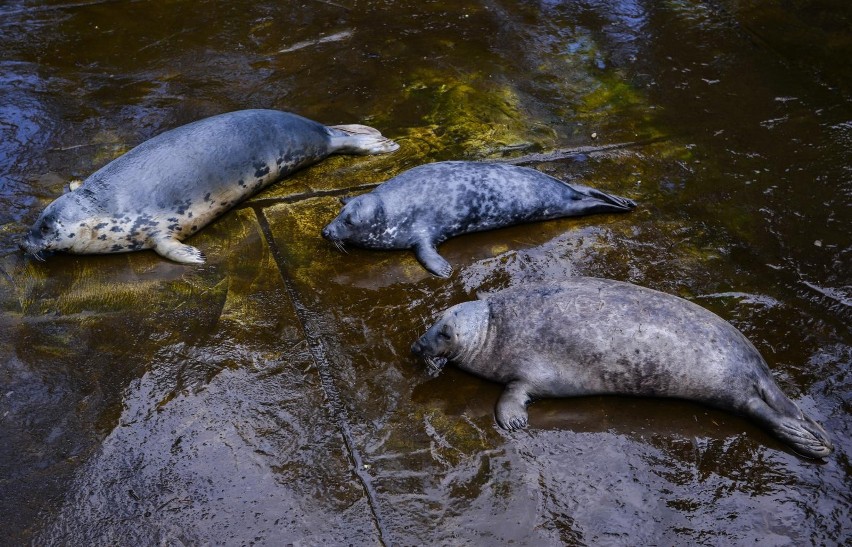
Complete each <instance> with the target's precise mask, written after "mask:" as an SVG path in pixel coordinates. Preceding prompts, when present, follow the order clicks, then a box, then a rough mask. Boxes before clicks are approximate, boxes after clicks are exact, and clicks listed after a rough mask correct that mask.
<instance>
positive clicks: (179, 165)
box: [21, 110, 398, 263]
mask: <svg viewBox="0 0 852 547" xmlns="http://www.w3.org/2000/svg"><path fill="white" fill-rule="evenodd" d="M397 148H398V145H397V144H396V143H394V142H393V141H390V140H388V139H386V138H384V137H382V135H381V133H379V132H378V131H376V130H375V129H373V128H370V127H366V126H362V125H344V126H334V127H326V126H324V125H322V124H320V123H317V122H314V121H311V120H308V119H306V118H302V117H301V116H297V115H295V114H290V113H287V112H280V111H277V110H240V111H237V112H230V113H227V114H221V115H218V116H213V117H211V118H205V119H203V120H199V121H197V122H194V123H190V124H187V125H184V126H181V127H178V128H175V129H172V130H170V131H166V132H165V133H162V134H160V135H158V136H156V137H154V138H152V139H150V140H148V141H145V142H143V143H142V144H140V145H139V146H137V147H136V148H134V149H132V150H130V151H129V152H127V153H126V154H124V155H123V156H121V157H119V158H117V159H115V160H114V161H112V162H110V163H109V164H107V165H106V166H104V167H103V168H101V169H100V170H98V171H96V172H95V173H94V174H92V175H91V176H90V177H89V178H87V179H86V180H85V181H83V183H82V184H81V185H80V186H79V187H78V188H76V189H74V190H73V191H71V192H69V193H67V194H64V195H62V196H60V197H59V198H57V199H56V200H55V201H54V202H53V203H51V204H50V205H48V206H47V208H45V210H44V211H43V212H42V214H41V215H40V216H39V218H38V220H36V222H35V224H34V225H33V227H32V229H31V230H30V232H29V233H28V234H27V236H26V238H25V239H24V241H22V243H21V248H22V249H24V250H25V251H26V252H28V253H30V254H31V255H33V256H35V257H36V258H39V259H40V258H42V254H43V253H44V252H46V251H47V252H49V251H63V252H69V253H78V254H89V253H120V252H127V251H136V250H139V249H154V250H155V251H156V252H158V253H159V254H161V255H162V256H164V257H166V258H169V259H171V260H175V261H177V262H183V263H201V262H204V256H203V255H202V253H201V252H200V251H199V250H198V249H196V248H194V247H191V246H189V245H184V244H182V243H181V241H182V240H183V239H185V238H187V237H189V236H190V235H192V234H194V233H195V232H197V231H198V230H200V229H201V228H203V227H204V226H205V225H206V224H208V223H209V222H210V221H212V220H213V219H215V218H216V217H218V216H219V215H221V214H222V213H224V212H225V211H227V210H228V209H230V208H231V207H233V206H234V205H235V204H237V203H239V202H240V201H242V200H244V199H245V198H247V197H249V196H251V195H252V194H254V193H255V192H257V191H259V190H260V189H262V188H264V187H265V186H267V185H269V184H271V183H273V182H275V181H278V180H280V179H282V178H284V177H285V176H287V175H289V174H290V173H292V172H293V171H296V170H297V169H299V168H301V167H304V166H307V165H310V164H312V163H315V162H317V161H320V160H322V159H323V158H325V157H327V156H329V155H330V154H336V153H341V154H382V153H386V152H393V151H394V150H396V149H397Z"/></svg>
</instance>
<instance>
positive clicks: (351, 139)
mask: <svg viewBox="0 0 852 547" xmlns="http://www.w3.org/2000/svg"><path fill="white" fill-rule="evenodd" d="M328 129H329V132H330V133H331V150H332V152H336V153H341V154H363V155H367V154H387V153H390V152H393V151H395V150H397V149H398V148H399V145H398V144H397V143H395V142H393V141H392V140H390V139H388V138H387V137H384V136H382V134H381V133H380V132H379V131H378V130H377V129H374V128H372V127H368V126H366V125H358V124H350V125H332V126H331V127H329V128H328Z"/></svg>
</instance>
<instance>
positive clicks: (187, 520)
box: [0, 0, 852, 545]
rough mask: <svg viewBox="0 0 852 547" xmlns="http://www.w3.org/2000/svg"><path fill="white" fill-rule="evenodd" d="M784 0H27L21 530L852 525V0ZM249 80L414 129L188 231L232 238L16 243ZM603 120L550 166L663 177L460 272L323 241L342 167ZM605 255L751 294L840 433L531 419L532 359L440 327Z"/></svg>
mask: <svg viewBox="0 0 852 547" xmlns="http://www.w3.org/2000/svg"><path fill="white" fill-rule="evenodd" d="M762 4H766V3H763V2H753V1H752V2H731V1H728V0H718V1H711V2H691V1H671V2H652V1H647V2H616V1H613V2H565V3H560V2H549V1H540V2H512V1H509V0H505V1H490V2H489V1H485V2H477V3H469V2H423V1H416V2H414V1H411V2H352V1H349V0H339V1H335V2H325V1H307V2H298V3H280V2H276V3H273V2H260V3H249V2H245V3H243V2H185V1H176V2H153V1H136V2H134V1H115V2H110V1H97V0H95V1H81V2H67V3H59V2H22V1H12V2H6V3H5V4H3V6H2V7H0V52H2V53H0V133H2V138H0V306H1V307H0V325H2V329H0V383H2V392H0V438H2V442H0V531H2V532H3V535H2V538H3V539H2V540H0V543H4V544H10V545H13V544H21V543H27V542H33V543H35V544H39V545H42V544H55V545H132V544H138V545H151V544H163V545H181V544H184V545H194V544H210V543H224V544H229V545H240V544H259V545H281V544H287V543H297V544H305V545H312V544H320V543H327V544H332V543H333V544H356V545H362V544H368V545H369V544H381V543H384V544H401V545H414V544H500V543H508V542H510V541H514V542H516V543H518V544H536V545H550V544H560V543H562V544H564V543H568V544H575V543H576V544H624V545H637V544H708V545H729V544H761V545H803V544H817V545H831V544H843V543H848V542H849V541H850V538H852V522H850V516H849V515H850V509H852V508H850V506H852V500H850V484H851V483H852V481H851V480H850V477H852V465H850V454H852V442H850V433H852V417H850V410H852V376H850V364H852V331H850V323H852V153H850V149H852V100H850V96H852V95H850V94H852V31H850V29H851V28H852V11H850V8H849V5H850V4H849V3H848V2H842V1H836V0H826V1H824V2H800V3H795V4H794V3H784V4H783V5H782V6H780V7H762ZM249 107H263V108H279V109H285V110H290V111H293V112H296V113H299V114H302V115H305V116H308V117H310V118H313V119H316V120H318V121H321V122H323V123H328V124H336V123H366V124H369V125H373V126H375V127H377V128H379V129H380V130H381V131H382V132H383V133H384V134H386V135H388V136H390V137H392V138H394V139H396V140H397V141H398V142H399V143H400V144H401V146H402V148H401V150H400V151H399V152H397V153H396V154H394V155H392V156H384V157H368V158H353V157H339V158H332V159H329V160H327V161H325V162H324V163H322V164H320V165H318V166H316V167H313V168H310V169H308V170H306V171H303V172H301V173H299V174H296V175H294V176H293V177H291V178H290V179H288V180H286V181H284V182H282V183H280V184H278V185H276V186H274V187H272V188H270V189H269V190H267V191H266V192H264V193H262V194H261V195H259V196H258V197H257V198H255V199H254V200H252V201H251V202H249V203H248V204H246V205H245V206H243V207H240V208H238V209H237V210H234V211H231V212H229V213H228V214H226V215H225V216H223V217H222V218H221V219H220V220H219V221H217V222H216V223H214V224H213V225H211V226H210V227H208V228H207V229H206V230H204V231H203V232H202V233H201V234H199V235H198V236H196V237H194V238H193V239H192V240H191V241H190V242H191V243H192V244H193V245H197V246H198V247H200V248H201V249H202V250H203V251H204V252H205V254H206V255H207V257H208V263H207V264H206V265H205V266H203V267H187V266H180V265H177V264H173V263H170V262H167V261H165V260H162V259H160V258H159V257H158V256H156V255H154V254H153V253H150V252H144V253H135V254H129V255H113V256H88V257H78V256H55V257H52V258H51V259H50V260H49V261H47V262H45V263H39V262H34V261H32V260H29V259H25V258H24V257H22V256H21V254H20V253H19V252H18V251H17V247H16V243H17V238H18V237H19V236H20V235H21V233H22V232H23V231H24V230H25V228H26V227H27V226H28V225H29V224H30V223H31V222H32V221H33V220H34V219H35V218H36V217H37V215H38V213H39V212H40V210H41V208H42V207H44V206H45V205H46V204H47V203H48V202H49V201H50V200H52V199H53V198H55V197H56V196H58V195H59V194H60V193H61V192H62V191H63V186H64V185H65V184H66V182H67V181H68V180H70V179H74V178H84V177H85V176H87V175H88V174H90V173H91V172H92V171H94V170H95V169H96V168H98V167H99V166H101V165H103V164H105V163H106V162H107V161H109V160H110V159H112V158H114V157H116V156H117V155H119V154H121V153H122V152H124V151H126V150H128V149H129V148H131V147H132V146H134V145H135V144H138V143H139V142H141V141H143V140H145V139H147V138H150V137H151V136H153V135H156V134H157V133H159V132H161V131H164V130H166V129H168V128H171V127H174V126H177V125H180V124H182V123H186V122H189V121H191V120H195V119H197V118H200V117H204V116H208V115H213V114H217V113H220V112H224V111H229V110H234V109H240V108H249ZM593 135H594V136H593ZM609 145H619V146H615V147H610V146H609ZM573 149H582V150H583V151H584V152H583V153H579V154H578V153H566V152H562V153H556V154H553V155H551V156H550V157H551V158H553V157H562V158H563V159H558V160H552V161H533V160H528V161H526V162H525V164H528V165H531V166H533V167H535V168H538V169H541V170H543V171H545V172H547V173H550V174H553V175H555V176H559V177H563V178H565V177H575V180H578V181H580V182H583V183H585V184H588V185H592V186H596V187H598V188H601V189H604V190H607V191H610V192H613V193H616V194H619V195H624V196H627V197H630V198H633V199H635V200H636V201H637V202H639V203H640V207H639V208H638V209H637V210H636V211H635V212H633V213H631V214H629V215H618V216H599V217H588V218H582V219H570V220H560V221H553V222H548V223H543V224H535V225H528V226H521V227H515V228H510V229H505V230H501V231H497V232H492V233H486V234H477V235H471V236H465V237H460V238H457V239H455V240H452V241H450V242H448V243H447V244H445V245H444V246H443V247H442V252H443V253H444V255H445V256H446V257H447V258H448V259H449V261H450V262H451V263H452V264H454V265H455V266H456V273H455V274H454V275H453V277H452V278H451V279H450V280H449V281H445V280H440V279H436V278H433V277H430V276H429V275H427V274H426V273H425V272H424V271H423V270H422V269H421V268H420V267H419V265H418V264H417V263H416V261H415V260H414V258H413V255H412V254H411V253H407V252H393V253H391V252H387V253H380V252H369V251H360V250H351V251H350V253H349V254H347V255H343V254H340V253H339V252H338V251H336V250H335V249H334V248H333V247H332V246H331V245H330V244H328V243H327V242H325V241H323V240H322V239H321V238H320V237H319V230H320V228H321V227H322V226H323V225H324V224H325V223H326V222H328V221H329V220H330V219H331V218H333V216H334V215H335V214H336V212H337V210H338V207H339V205H338V203H337V200H336V197H335V195H333V194H335V192H330V193H326V192H325V191H333V190H338V189H347V188H352V187H356V186H360V185H364V184H371V183H376V182H379V181H381V180H384V179H386V178H388V177H389V176H390V175H392V174H395V173H397V172H399V171H401V170H403V169H406V168H409V167H412V166H414V165H417V164H420V163H423V162H427V161H434V160H439V159H459V158H469V159H486V158H492V159H494V158H505V157H509V158H511V157H518V156H529V155H530V154H535V153H545V154H548V153H553V152H554V151H559V150H563V151H564V150H573ZM342 193H346V192H342ZM577 274H581V275H593V276H602V277H610V278H615V279H620V280H627V281H633V282H636V283H640V284H643V285H647V286H650V287H653V288H656V289H660V290H663V291H666V292H670V293H673V294H677V295H680V296H683V297H686V298H689V299H690V300H693V301H694V302H697V303H699V304H701V305H703V306H705V307H707V308H709V309H711V310H713V311H715V312H717V313H718V314H720V315H721V316H723V317H724V318H726V319H728V320H729V321H731V322H732V323H733V324H735V325H736V326H737V327H738V328H740V329H741V330H742V331H743V332H744V333H745V334H746V335H747V336H748V337H749V338H750V339H751V340H752V341H753V342H754V343H755V345H756V346H757V347H758V349H760V350H761V352H762V353H763V354H764V356H765V357H766V359H767V361H768V362H769V364H770V366H771V368H772V369H773V373H774V375H775V377H776V379H777V381H778V383H779V384H780V385H781V387H782V388H783V389H784V391H785V392H787V393H788V394H789V395H790V396H791V397H792V398H793V399H794V400H795V401H796V402H797V403H798V404H799V405H800V406H801V407H802V408H803V409H804V410H805V411H806V412H807V413H808V414H809V415H810V416H812V417H813V418H815V419H816V420H818V421H820V422H821V423H822V424H823V425H824V426H825V428H826V430H828V432H829V433H830V435H831V437H832V439H833V440H834V442H835V453H834V454H833V455H832V456H831V457H830V458H828V459H827V461H826V462H825V463H821V464H820V463H813V462H810V461H806V460H803V459H800V458H798V457H797V456H795V455H794V454H793V453H791V452H790V451H789V450H788V449H786V448H785V447H784V446H783V445H781V444H780V443H779V442H778V441H776V440H775V439H774V438H772V437H770V436H769V435H768V434H766V433H764V432H763V431H761V430H759V429H758V428H757V427H756V426H754V425H752V424H751V423H749V422H747V421H745V420H743V419H741V418H738V417H736V416H733V415H730V414H727V413H724V412H721V411H716V410H711V409H708V408H705V407H702V406H699V405H696V404H691V403H688V402H679V401H663V400H645V399H629V398H615V397H591V398H585V399H577V400H558V401H542V402H538V403H536V404H534V405H533V406H532V407H531V413H530V415H531V427H530V428H529V429H528V430H526V431H523V432H518V433H511V434H510V433H506V432H503V431H501V430H499V429H497V428H496V426H495V425H494V419H493V405H494V403H495V401H496V398H497V397H498V395H499V393H500V391H501V388H500V387H499V386H497V385H494V384H490V383H488V382H485V381H482V380H479V379H477V378H474V377H472V376H468V375H466V374H464V373H462V372H459V371H457V370H454V369H451V368H450V369H447V370H446V371H445V372H444V373H443V374H442V375H441V376H439V377H437V378H434V379H432V378H429V377H428V376H427V375H426V374H425V372H424V370H423V366H422V364H421V363H419V362H417V361H416V360H415V359H414V358H413V357H412V356H411V355H410V354H409V351H408V348H409V345H410V343H411V341H412V340H414V338H415V337H416V336H418V335H419V334H420V333H421V332H422V331H423V330H424V328H425V326H426V325H428V324H429V323H430V321H431V319H432V318H433V316H434V315H435V314H436V313H437V312H438V311H439V310H442V309H443V308H445V307H448V306H449V305H452V304H455V303H458V302H460V301H463V300H467V299H470V298H472V297H474V295H475V294H476V293H477V292H479V291H488V290H494V289H499V288H503V287H508V286H514V285H519V284H523V283H525V282H528V281H531V280H540V279H559V278H563V277H565V276H568V275H577Z"/></svg>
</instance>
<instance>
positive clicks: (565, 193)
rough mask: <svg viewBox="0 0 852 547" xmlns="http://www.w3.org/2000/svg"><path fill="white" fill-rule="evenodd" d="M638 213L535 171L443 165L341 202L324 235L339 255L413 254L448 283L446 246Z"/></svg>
mask: <svg viewBox="0 0 852 547" xmlns="http://www.w3.org/2000/svg"><path fill="white" fill-rule="evenodd" d="M634 207H636V204H635V203H634V202H633V201H631V200H629V199H625V198H621V197H617V196H612V195H609V194H606V193H604V192H601V191H599V190H595V189H593V188H588V187H586V186H581V185H579V184H568V183H566V182H563V181H561V180H559V179H555V178H553V177H551V176H549V175H545V174H544V173H541V172H539V171H536V170H535V169H529V168H526V167H516V166H513V165H505V164H495V163H483V162H471V161H447V162H438V163H431V164H426V165H421V166H419V167H415V168H413V169H410V170H408V171H406V172H404V173H402V174H400V175H398V176H396V177H394V178H392V179H390V180H388V181H386V182H384V183H382V184H380V185H379V186H378V187H377V188H376V189H374V190H373V191H372V192H370V193H368V194H364V195H361V196H358V197H355V198H350V199H347V200H345V201H344V207H343V209H342V210H341V211H340V214H339V215H338V216H337V218H335V219H334V220H333V221H332V222H331V223H330V224H329V225H328V226H326V227H325V228H324V229H323V231H322V235H323V237H325V238H326V239H328V240H330V241H331V242H332V243H334V244H335V245H337V246H338V247H339V248H341V249H342V248H343V246H344V245H345V244H349V243H351V244H353V245H357V246H359V247H365V248H368V249H414V252H415V254H416V255H417V259H418V260H419V261H420V263H421V264H423V267H425V268H426V269H427V270H429V271H430V272H432V273H433V274H435V275H437V276H440V277H449V275H450V274H451V273H452V271H453V268H452V266H450V264H449V263H447V261H446V260H444V259H443V258H442V257H441V255H439V254H438V250H437V248H436V247H437V246H438V245H439V244H441V243H442V242H444V241H446V240H447V239H449V238H451V237H453V236H456V235H459V234H465V233H470V232H479V231H483V230H491V229H494V228H500V227H503V226H511V225H513V224H520V223H523V222H533V221H537V220H548V219H553V218H559V217H570V216H580V215H589V214H592V213H620V212H626V211H629V210H631V209H633V208H634Z"/></svg>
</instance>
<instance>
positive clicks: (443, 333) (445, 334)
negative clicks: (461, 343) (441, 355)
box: [438, 327, 450, 340]
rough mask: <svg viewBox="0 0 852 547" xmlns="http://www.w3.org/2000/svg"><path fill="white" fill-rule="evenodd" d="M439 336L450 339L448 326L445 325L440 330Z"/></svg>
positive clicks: (442, 338)
mask: <svg viewBox="0 0 852 547" xmlns="http://www.w3.org/2000/svg"><path fill="white" fill-rule="evenodd" d="M438 338H440V339H441V340H449V339H450V332H449V330H448V329H447V328H446V327H444V328H443V329H441V330H440V331H438Z"/></svg>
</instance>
